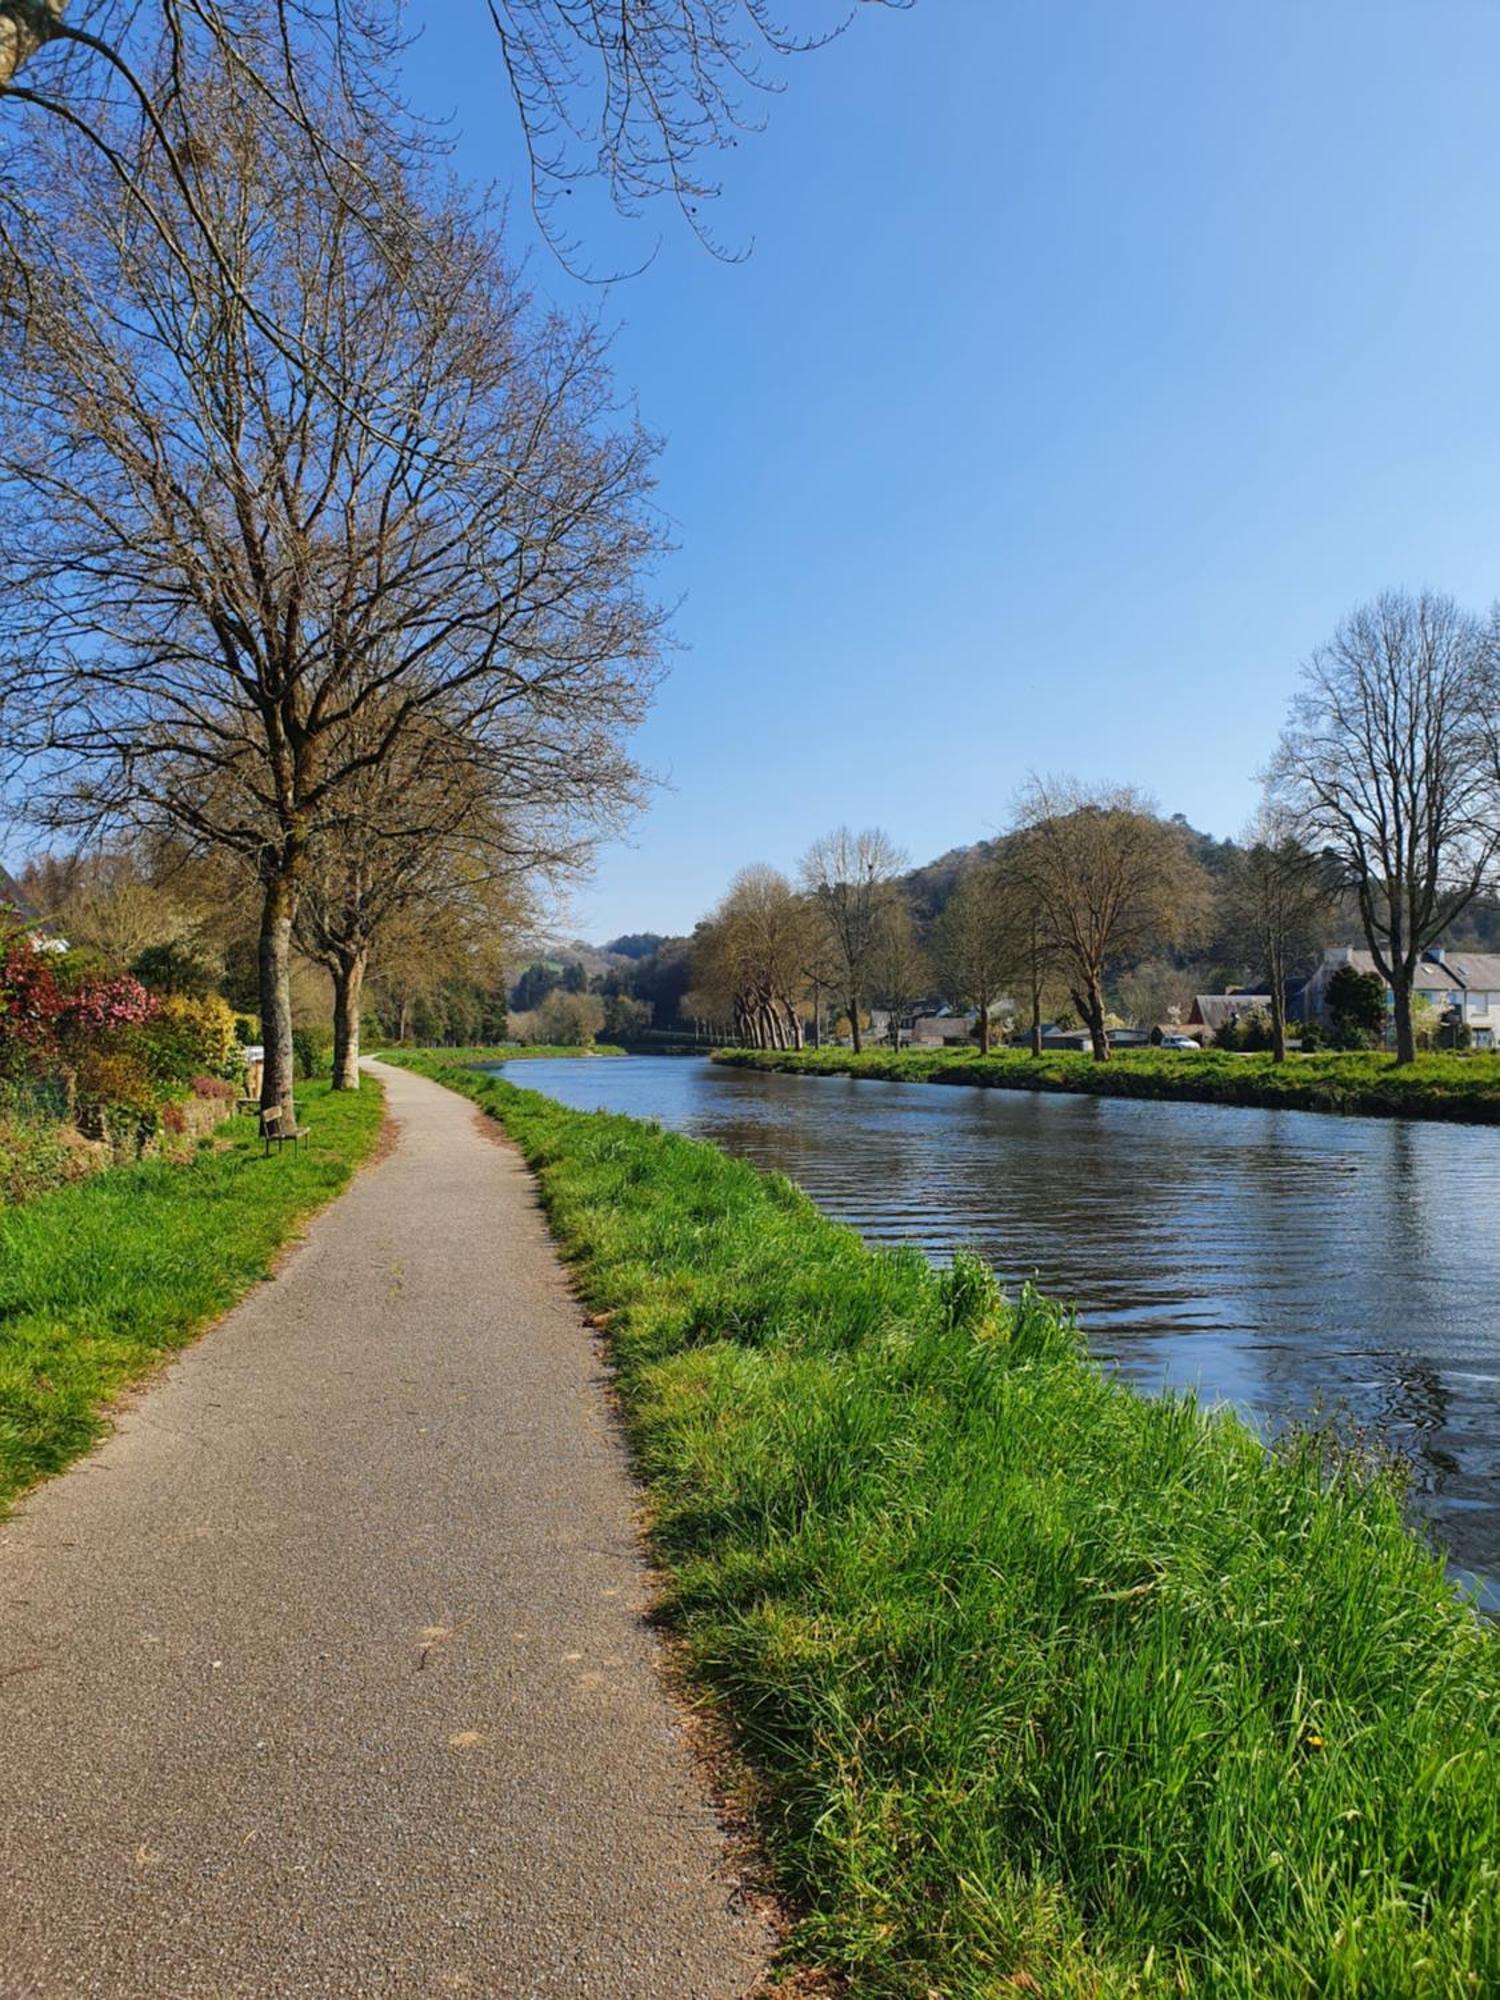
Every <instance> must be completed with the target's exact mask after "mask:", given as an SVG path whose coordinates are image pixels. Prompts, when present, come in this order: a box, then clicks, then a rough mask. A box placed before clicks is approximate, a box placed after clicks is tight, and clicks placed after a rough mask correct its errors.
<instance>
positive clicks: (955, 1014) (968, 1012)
mask: <svg viewBox="0 0 1500 2000" xmlns="http://www.w3.org/2000/svg"><path fill="white" fill-rule="evenodd" d="M1015 1011H1016V1003H1015V1001H1014V1000H1009V999H1006V1000H992V1001H991V1002H990V1025H991V1027H993V1028H995V1029H997V1030H998V1029H999V1028H1000V1026H1001V1024H1002V1022H1004V1021H1007V1020H1008V1019H1009V1018H1010V1017H1011V1015H1013V1014H1014V1013H1015ZM978 1019H979V1010H978V1009H977V1008H975V1007H969V1008H966V1009H965V1010H964V1011H963V1012H962V1013H960V1012H959V1011H958V1010H957V1009H955V1008H953V1007H934V1008H931V1009H929V1010H926V1011H923V1012H921V1013H918V1014H916V1015H915V1016H914V1017H913V1019H912V1024H911V1039H912V1046H913V1047H915V1048H924V1049H933V1048H966V1047H967V1046H968V1045H969V1043H971V1042H973V1041H976V1040H977V1039H978V1037H977V1036H976V1034H975V1032H974V1029H975V1024H976V1023H977V1021H978Z"/></svg>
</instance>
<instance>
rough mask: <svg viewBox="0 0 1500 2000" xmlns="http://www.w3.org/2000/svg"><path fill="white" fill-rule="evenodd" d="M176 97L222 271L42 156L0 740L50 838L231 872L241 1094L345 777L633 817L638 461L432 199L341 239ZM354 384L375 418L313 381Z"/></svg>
mask: <svg viewBox="0 0 1500 2000" xmlns="http://www.w3.org/2000/svg"><path fill="white" fill-rule="evenodd" d="M195 88H196V92H197V96H196V105H197V109H198V112H199V115H200V116H201V118H202V119H203V120H204V123H205V129H208V128H211V129H212V133H213V138H212V143H211V144H210V143H209V142H208V141H207V140H200V141H199V142H198V143H197V144H196V145H195V147H194V149H193V151H192V154H191V157H190V159H189V160H188V162H187V167H186V171H187V173H188V175H189V177H190V179H191V181H192V184H193V187H194V190H195V194H196V198H197V200H198V201H199V203H200V204H201V205H202V206H203V208H204V209H205V211H206V212H208V213H209V214H210V215H211V216H212V218H213V220H214V223H215V227H216V229H217V231H218V234H219V240H220V242H221V244H222V245H223V246H225V248H226V254H227V255H231V256H232V264H233V275H232V278H231V277H226V276H225V274H224V271H223V269H222V268H221V266H220V265H219V264H217V263H209V264H206V265H203V266H200V267H198V268H186V267H184V265H183V264H182V263H181V261H180V260H178V259H177V258H176V257H174V256H173V255H171V254H170V253H169V252H168V251H167V250H165V249H164V248H163V244H162V239H161V237H160V235H159V233H158V232H156V231H154V230H148V229H144V228H142V227H140V226H138V225H137V224H136V222H135V220H134V219H133V217H132V216H131V214H130V213H129V212H128V211H127V212H126V213H125V214H124V215H123V216H121V217H120V218H119V219H118V221H117V222H116V223H115V224H113V226H111V225H110V223H109V221H108V218H109V217H110V215H111V209H110V206H109V203H108V200H107V185H105V183H106V182H107V176H106V175H105V174H104V170H102V169H100V168H99V167H98V166H97V164H96V163H94V162H93V161H92V159H91V156H90V155H89V153H88V152H87V150H86V149H85V148H83V147H82V146H69V147H67V148H66V149H65V158H64V160H63V161H62V163H61V164H62V168H63V176H64V177H63V178H62V179H61V180H60V182H59V187H60V189H62V190H65V191H67V192H68V193H69V194H70V195H71V197H72V199H73V200H74V202H75V203H76V204H77V208H78V213H77V214H76V216H75V218H74V221H75V227H74V228H73V229H72V230H70V232H69V234H68V240H69V241H70V242H75V243H77V244H79V245H80V246H82V247H81V248H80V249H78V250H77V251H76V253H74V254H72V255H70V256H69V258H68V259H67V260H66V264H65V266H64V267H62V268H61V269H60V271H59V281H58V282H56V283H54V284H53V285H52V286H50V287H49V288H48V291H47V293H46V295H45V297H42V298H39V299H37V300H35V301H34V302H33V307H32V314H31V321H30V329H29V344H28V350H27V366H26V369H25V370H24V378H23V380H22V382H21V384H20V386H19V388H18V390H17V394H16V398H15V401H14V402H13V404H12V408H11V413H10V421H9V423H8V427H7V429H6V431H5V433H4V435H3V438H0V478H3V480H4V488H3V491H0V508H3V510H4V513H3V517H0V518H5V519H6V520H7V521H8V527H9V532H8V533H6V535H5V538H4V547H5V555H4V558H3V562H0V580H3V587H4V613H5V615H6V617H7V620H8V623H9V632H8V635H7V636H8V638H9V642H10V643H9V650H10V656H11V659H12V661H13V663H14V665H13V670H12V672H11V674H10V676H9V680H8V684H7V687H6V689H5V691H4V697H3V719H4V725H5V727H4V736H5V738H6V740H7V742H8V745H9V747H10V748H11V750H12V753H13V755H16V756H20V757H22V758H25V759H27V760H28V762H27V765H26V776H27V779H28V781H29V790H30V792H31V795H32V798H33V800H34V802H35V806H36V810H37V812H38V814H39V815H40V816H42V817H43V818H44V819H45V820H47V821H48V822H50V823H51V824H53V825H57V826H63V827H95V826H97V825H99V824H107V823H111V822H116V823H127V824H131V823H133V824H136V825H146V826H159V825H163V824H165V825H170V826H172V827H174V828H177V829H179V830H181V831H182V832H184V833H186V834H187V835H188V836H190V837H191V838H193V839H195V840H197V841H199V842H201V843H205V844H209V845H216V846H220V847H225V848H228V849H231V850H234V851H235V852H237V853H239V854H240V855H241V856H242V857H244V859H245V860H246V861H247V862H249V863H250V865H251V866H252V867H253V868H254V869H255V871H256V874H257V876H258V879H259V882H260V886H261V895H262V915H261V932H260V963H261V1011H262V1021H263V1029H264V1035H265V1041H266V1053H267V1061H266V1081H265V1091H266V1100H265V1101H266V1102H267V1104H268V1105H269V1104H270V1103H273V1102H282V1103H286V1102H289V1101H290V1094H291V1087H292V1071H291V1044H290V1014H289V1007H288V999H287V993H288V984H287V981H288V964H289V954H290V949H291V937H292V925H293V921H294V919H295V916H296V913H297V904H298V899H299V896H300V894H301V892H302V887H303V883H304V879H305V875H306V870H307V867H308V858H309V855H310V854H311V853H312V851H313V850H314V848H315V846H316V844H317V842H318V840H319V838H320V836H321V835H322V834H324V833H325V832H327V831H328V830H329V829H331V828H336V827H337V825H338V823H339V819H340V815H341V813H342V812H343V810H344V801H345V799H346V796H347V795H348V791H349V788H350V787H351V786H352V785H353V783H354V782H355V781H356V780H357V779H358V778H359V777H360V776H361V774H362V773H364V772H365V771H367V770H368V769H369V768H370V767H371V765H372V764H374V763H378V762H380V761H381V760H382V759H384V758H385V757H387V756H390V755H394V754H396V752H397V751H398V749H399V748H400V747H401V746H402V745H403V744H409V743H410V742H412V741H413V740H415V739H416V738H418V737H420V736H422V735H424V734H426V733H431V732H433V731H434V730H435V729H436V728H437V727H438V726H439V725H440V726H441V731H442V732H443V734H444V735H445V737H446V738H447V740H448V741H450V742H451V743H456V744H461V745H463V746H464V750H465V754H466V756H467V757H468V758H469V760H470V762H471V765H472V767H473V769H474V770H475V772H476V773H479V774H481V775H482V778H483V784H484V788H485V790H486V792H487V794H488V795H489V796H490V797H492V798H495V799H503V800H504V803H505V810H506V812H507V813H508V814H513V815H515V816H517V817H519V816H523V815H532V816H535V815H541V814H551V815H554V816H555V817H556V819H557V820H558V821H559V823H562V822H566V821H571V820H579V819H581V820H584V821H589V822H592V823H594V824H598V823H601V822H604V821H608V820H610V819H611V817H612V816H613V815H614V814H616V813H617V812H618V811H619V810H620V809H621V808H622V807H623V806H624V805H626V804H628V803H629V802H631V801H632V800H633V799H634V797H635V796H636V793H637V778H636V773H635V770H634V767H633V766H632V764H631V763H630V760H629V758H628V757H627V756H626V754H625V752H624V749H623V747H622V735H623V732H624V731H625V730H627V729H628V728H629V727H630V726H631V725H633V724H634V723H635V722H636V721H637V720H638V719H639V717H640V716H641V714H642V713H643V710H644V706H645V704H646V701H647V700H648V698H649V694H650V691H651V689H652V686H653V685H654V682H655V678H656V675H657V672H658V633H659V626H660V619H659V614H658V613H657V611H656V610H655V608H654V607H653V606H652V605H651V604H650V603H649V602H648V601H647V599H646V598H645V597H644V595H643V594H642V589H641V583H640V575H641V571H642V568H643V566H644V565H646V564H647V563H648V562H649V561H650V560H651V559H652V558H653V556H654V554H655V552H656V550H657V548H658V546H659V540H658V530H657V527H656V525H655V522H654V520H653V518H652V517H651V516H650V514H649V513H648V512H647V510H646V507H645V499H646V495H647V492H648V490H649V474H650V463H651V458H652V454H653V449H654V447H653V445H652V442H651V440H649V439H648V438H647V437H645V436H644V434H643V433H642V432H641V431H640V429H639V427H638V426H636V425H634V424H632V423H630V422H628V421H627V422H622V421H620V419H619V418H618V417H617V416H616V414H615V412H614V408H613V392H612V387H611V384H610V381H609V377H608V373H607V370H606V368H605V365H604V359H603V356H602V353H601V351H600V346H599V342H598V340H597V338H596V336H595V335H594V333H593V332H592V330H591V329H589V328H587V327H578V326H575V325H572V324H570V323H568V322H566V321H564V320H562V319H561V318H559V317H556V316H552V317H548V318H540V317H538V316H537V315H535V314H534V313H533V312H532V311H531V309H530V307H529V305H528V302H527V300H526V299H525V297H524V295H523V294H522V293H521V292H520V291H519V289H518V287H517V286H516V284H515V282H514V280H513V278H512V276H511V275H510V273H509V271H508V270H507V268H506V266H505V264H504V262H503V260H502V258H501V255H500V252H499V248H498V246H497V245H496V243H495V242H494V241H493V240H492V238H491V237H490V236H489V235H487V234H486V232H485V231H484V230H483V229H481V228H480V226H479V225H478V223H477V222H476V220H475V218H474V217H473V215H472V214H471V213H470V212H469V211H468V210H467V209H466V207H465V206H464V204H463V202H462V200H461V198H460V197H459V196H458V195H457V194H455V193H452V192H448V193H445V194H443V195H442V197H441V198H438V197H436V196H433V195H431V194H429V193H427V192H426V191H425V190H424V189H423V188H422V187H421V186H420V185H418V184H416V183H415V182H414V181H413V180H412V179H411V178H410V177H409V176H403V175H402V174H400V173H398V172H395V171H394V170H392V169H391V167H390V164H389V163H388V162H383V163H380V165H381V169H382V172H384V173H385V175H386V178H385V180H384V182H383V184H382V202H381V217H380V228H379V231H378V233H377V234H376V235H374V236H371V235H370V234H368V233H367V232H366V231H365V229H364V228H363V226H362V223H361V220H360V207H359V205H358V204H355V203H341V202H339V201H337V200H333V199H330V200H326V201H325V200H324V199H322V195H321V190H322V187H323V185H324V181H323V179H322V178H321V177H320V175H319V174H317V173H313V172H311V171H308V172H303V171H302V170H301V168H302V166H303V164H304V163H305V160H306V154H307V148H308V144H309V142H308V139H307V134H306V131H305V129H304V127H303V126H302V125H301V124H300V123H299V122H298V121H296V120H288V121H285V122H284V123H282V124H280V125H277V124H275V122H274V121H273V120H271V119H269V118H268V117H266V116H264V115H251V113H250V111H249V110H248V109H247V106H246V104H245V101H244V99H243V96H242V95H241V94H240V93H239V92H237V91H235V90H232V89H231V90H226V91H225V92H224V93H223V96H222V99H220V100H218V101H217V112H218V115H217V116H215V115H213V114H214V110H215V102H216V100H215V97H214V92H215V88H216V79H215V78H214V76H213V75H211V74H209V73H207V72H205V73H204V74H203V75H201V76H200V77H199V78H198V79H197V80H196V85H195ZM324 164H325V165H326V163H324ZM369 164H370V163H369V162H364V161H361V162H357V163H356V167H355V169H354V171H357V172H359V173H360V174H361V175H362V176H363V174H364V173H365V171H366V167H367V165H369ZM153 194H154V196H155V198H157V199H158V200H159V201H160V202H161V204H162V205H163V206H170V204H171V203H172V202H173V201H174V200H175V199H176V191H175V182H174V180H173V179H172V177H171V176H170V175H167V174H165V173H161V174H160V175H159V179H158V181H157V182H154V183H153ZM59 199H62V195H61V194H60V195H59ZM247 298H251V299H256V300H259V301H261V302H262V304H263V305H264V308H265V310H264V313H263V314H262V315H259V316H257V315H255V314H252V313H251V312H249V311H248V310H247V309H246V306H245V304H244V301H245V300H246V299H247ZM267 322H270V323H274V324H275V325H276V326H286V327H290V328H292V329H293V330H294V332H295V340H296V347H297V350H298V351H299V352H309V351H310V352H313V353H315V354H317V355H319V356H321V357H323V359H324V361H325V362H326V366H324V367H319V368H317V369H314V370H312V371H309V370H307V369H304V368H303V367H301V366H300V365H291V364H290V363H289V362H288V359H287V355H286V351H285V349H284V347H283V346H282V345H281V344H280V343H279V342H278V341H277V340H276V339H274V338H272V337H270V336H268V335H267V334H266V332H265V330H264V327H265V324H266V323H267ZM353 381H360V382H362V383H363V384H365V385H366V394H367V398H368V402H369V404H370V405H371V406H373V407H378V408H380V409H383V410H385V411H387V412H391V413H393V414H396V415H397V416H398V420H397V421H395V422H394V423H393V424H392V425H391V426H389V427H388V428H386V429H385V430H374V429H372V428H371V426H370V425H369V424H368V423H367V422H366V421H364V420H363V417H362V415H361V414H360V413H358V412H355V411H353V410H352V409H351V408H350V407H349V405H348V403H347V400H346V399H345V398H344V397H342V395H340V394H339V393H338V392H337V391H336V390H335V389H332V388H330V387H329V386H328V385H329V384H337V383H346V382H353ZM371 717H378V718H379V726H378V727H377V728H373V729H372V728H369V727H366V726H364V725H366V724H367V723H368V722H369V720H370V718H371Z"/></svg>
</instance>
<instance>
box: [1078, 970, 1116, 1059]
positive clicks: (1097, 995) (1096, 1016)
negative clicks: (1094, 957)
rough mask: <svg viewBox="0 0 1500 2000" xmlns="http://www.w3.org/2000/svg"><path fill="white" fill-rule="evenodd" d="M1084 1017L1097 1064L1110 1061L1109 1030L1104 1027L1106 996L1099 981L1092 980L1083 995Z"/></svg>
mask: <svg viewBox="0 0 1500 2000" xmlns="http://www.w3.org/2000/svg"><path fill="white" fill-rule="evenodd" d="M1082 1000H1083V1016H1084V1019H1085V1021H1086V1022H1087V1024H1088V1031H1089V1040H1090V1042H1091V1043H1092V1044H1093V1048H1094V1061H1095V1062H1108V1061H1109V1059H1110V1053H1111V1051H1110V1046H1109V1030H1108V1029H1107V1028H1106V1027H1105V1025H1104V995H1103V993H1102V992H1101V991H1100V988H1099V982H1098V980H1097V979H1090V981H1089V983H1088V988H1087V991H1086V992H1085V993H1084V994H1083V995H1082Z"/></svg>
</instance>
